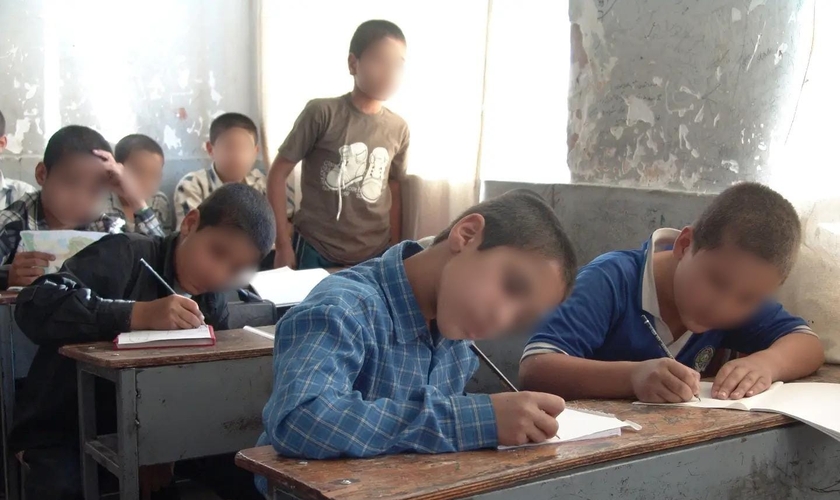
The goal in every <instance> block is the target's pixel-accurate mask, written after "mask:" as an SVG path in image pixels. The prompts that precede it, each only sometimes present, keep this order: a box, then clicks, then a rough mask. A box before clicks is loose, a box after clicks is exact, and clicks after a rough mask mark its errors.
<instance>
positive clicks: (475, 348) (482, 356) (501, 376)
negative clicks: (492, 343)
mask: <svg viewBox="0 0 840 500" xmlns="http://www.w3.org/2000/svg"><path fill="white" fill-rule="evenodd" d="M470 349H472V351H473V352H474V353H475V355H476V356H478V359H480V360H482V361H484V363H485V364H486V365H487V366H488V367H489V368H490V369H491V370H493V373H495V374H496V376H497V377H499V380H501V381H502V383H504V384H505V385H506V386H507V387H508V389H510V390H511V391H513V392H519V389H517V388H516V386H515V385H513V383H511V381H510V380H508V378H507V377H505V374H504V373H502V370H499V369H498V368H497V367H496V365H494V364H493V362H492V361H490V358H488V357H487V355H486V354H484V353H483V352H481V349H479V348H478V346H477V345H475V344H474V343H473V344H470Z"/></svg>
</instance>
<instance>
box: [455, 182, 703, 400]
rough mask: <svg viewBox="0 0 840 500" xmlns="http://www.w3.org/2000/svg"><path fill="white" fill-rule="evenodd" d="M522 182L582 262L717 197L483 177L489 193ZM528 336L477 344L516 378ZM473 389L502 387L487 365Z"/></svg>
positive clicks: (677, 221)
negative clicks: (543, 205) (555, 220)
mask: <svg viewBox="0 0 840 500" xmlns="http://www.w3.org/2000/svg"><path fill="white" fill-rule="evenodd" d="M518 188H524V189H529V190H531V191H534V192H536V193H538V194H539V195H540V196H542V197H543V199H545V200H546V201H547V202H548V203H549V204H550V205H551V206H553V207H554V211H555V213H556V214H557V216H558V217H559V218H560V221H561V222H562V223H563V225H564V227H565V229H566V231H567V233H568V235H569V238H570V239H571V240H572V243H573V244H574V245H575V252H576V253H577V256H578V261H579V263H580V264H581V265H583V264H585V263H587V262H589V261H590V260H592V259H593V258H595V257H597V256H598V255H600V254H602V253H605V252H609V251H611V250H616V249H624V248H637V247H640V246H641V245H642V243H643V242H644V240H645V238H646V237H647V236H648V235H650V234H651V233H652V232H653V231H654V230H655V229H658V228H660V227H677V228H681V227H684V226H686V225H688V224H690V223H691V222H692V221H693V220H694V219H695V218H696V217H697V216H698V215H699V214H700V212H702V211H703V209H704V208H706V206H707V205H708V204H709V202H710V201H711V200H712V199H713V198H714V195H713V194H698V193H687V192H678V191H667V190H654V189H637V188H626V187H610V186H599V185H569V184H524V183H513V182H485V183H484V192H485V195H486V196H487V197H488V198H492V197H495V196H499V195H501V194H503V193H505V192H507V191H510V190H511V189H518ZM528 337H529V335H528V334H527V333H522V334H517V335H511V336H507V337H505V338H502V339H500V340H494V341H490V342H479V343H478V344H479V346H480V347H481V349H482V350H483V351H484V352H485V354H487V356H488V357H489V358H490V359H491V360H492V361H493V362H494V363H495V364H496V365H497V366H498V367H499V369H501V370H502V372H504V373H505V375H506V376H507V377H508V378H509V379H510V380H512V381H515V380H516V379H517V377H518V372H519V358H520V356H522V350H523V348H524V347H525V343H526V342H527V340H528ZM469 390H470V391H472V392H497V391H498V390H500V387H499V382H498V379H497V378H496V377H495V376H494V375H493V373H492V372H490V371H489V370H487V368H486V367H484V366H482V367H481V368H479V371H478V372H477V373H476V374H475V376H474V377H473V379H472V381H471V382H470V387H469Z"/></svg>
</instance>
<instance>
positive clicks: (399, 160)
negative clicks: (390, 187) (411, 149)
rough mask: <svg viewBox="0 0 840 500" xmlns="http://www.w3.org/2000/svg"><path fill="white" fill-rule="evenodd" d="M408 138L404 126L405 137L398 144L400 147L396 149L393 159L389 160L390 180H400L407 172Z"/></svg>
mask: <svg viewBox="0 0 840 500" xmlns="http://www.w3.org/2000/svg"><path fill="white" fill-rule="evenodd" d="M410 139H411V137H410V134H409V131H408V128H406V130H405V138H404V139H403V141H402V143H401V144H400V149H399V150H398V151H397V154H396V155H395V156H394V159H393V160H392V161H391V171H390V173H389V178H390V179H391V180H397V181H401V180H403V179H404V178H405V175H406V173H407V172H408V143H409V141H410Z"/></svg>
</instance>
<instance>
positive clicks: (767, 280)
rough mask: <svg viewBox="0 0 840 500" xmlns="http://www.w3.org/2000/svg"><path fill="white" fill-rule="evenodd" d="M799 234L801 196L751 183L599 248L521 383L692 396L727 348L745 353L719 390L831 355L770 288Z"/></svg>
mask: <svg viewBox="0 0 840 500" xmlns="http://www.w3.org/2000/svg"><path fill="white" fill-rule="evenodd" d="M800 240H801V228H800V224H799V218H798V216H797V214H796V211H795V210H794V208H793V206H791V204H790V203H789V202H788V201H787V200H785V199H784V198H783V197H782V196H781V195H779V194H778V193H776V192H774V191H773V190H771V189H770V188H767V187H765V186H762V185H760V184H754V183H744V184H739V185H737V186H734V187H731V188H729V189H727V190H726V191H724V192H723V193H721V194H720V195H719V196H718V197H717V198H715V200H714V201H713V202H712V203H711V205H710V206H709V207H708V208H707V209H706V210H705V212H703V214H702V215H701V216H700V218H699V219H698V220H697V221H696V222H695V223H694V224H693V225H692V226H689V227H686V228H684V229H683V230H682V231H678V230H676V229H659V230H657V231H656V232H654V233H653V236H652V237H651V239H650V240H649V241H648V242H647V243H645V245H644V246H643V247H642V248H641V249H640V250H632V251H624V252H611V253H608V254H605V255H602V256H600V257H598V258H597V259H595V260H593V261H592V262H591V263H590V264H588V265H587V266H585V267H584V268H583V269H581V271H580V273H579V274H578V278H577V284H576V286H575V290H574V292H573V293H572V295H571V297H569V300H567V301H566V302H565V303H563V305H561V306H560V307H559V308H557V309H556V310H555V311H554V312H553V313H552V314H551V315H550V316H549V317H548V318H547V319H546V320H545V322H544V323H543V324H542V326H540V327H539V328H538V329H537V330H536V334H535V335H534V336H533V337H532V338H531V340H530V341H529V343H528V345H527V346H526V347H525V353H524V354H523V356H522V361H521V364H520V378H521V380H522V385H523V387H525V388H527V389H529V390H540V391H545V392H551V393H554V394H558V395H561V396H563V397H565V398H568V399H572V398H632V397H636V398H638V399H639V400H642V401H647V402H669V403H676V402H681V401H688V400H690V399H691V398H692V396H693V395H695V394H697V393H698V390H699V380H700V372H702V371H703V370H705V369H706V367H707V366H708V364H709V362H710V361H711V359H712V357H713V355H714V353H715V350H716V349H719V348H729V349H733V350H735V351H738V352H741V353H744V354H748V356H746V357H743V358H740V359H736V360H733V361H730V362H729V363H727V364H725V365H724V366H723V367H722V368H721V370H720V371H719V373H718V374H717V376H716V378H715V381H714V385H713V386H712V395H713V397H716V398H720V399H740V398H742V397H745V396H753V395H755V394H758V393H760V392H763V391H764V390H766V389H767V388H768V387H769V386H770V384H772V383H773V382H775V381H777V380H783V381H787V380H793V379H797V378H800V377H804V376H806V375H809V374H811V373H813V372H814V371H816V370H817V368H819V366H820V365H821V364H822V363H823V349H822V345H821V343H820V341H819V339H818V338H817V336H816V335H815V334H814V332H812V331H811V329H810V328H809V327H808V324H807V323H806V322H805V320H803V319H802V318H798V317H795V316H792V315H791V314H789V313H788V312H787V311H785V310H784V309H783V308H782V306H781V305H779V304H778V303H776V302H774V301H773V300H772V299H771V296H772V294H773V293H774V292H775V291H776V290H777V288H778V287H779V286H780V285H781V284H782V283H783V282H784V280H785V278H786V277H787V275H788V273H789V272H790V269H791V267H792V266H793V263H794V261H795V258H796V253H797V250H798V248H799V244H800ZM654 330H655V331H654ZM657 336H658V337H659V339H657ZM660 339H661V340H662V343H660V341H659V340H660ZM663 343H664V345H663ZM666 347H667V349H668V351H669V352H667V353H666V352H664V349H665V348H666ZM669 355H671V356H673V357H675V358H676V361H675V360H672V359H670V357H669Z"/></svg>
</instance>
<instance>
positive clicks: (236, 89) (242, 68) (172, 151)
mask: <svg viewBox="0 0 840 500" xmlns="http://www.w3.org/2000/svg"><path fill="white" fill-rule="evenodd" d="M251 9H252V2H218V5H214V8H213V9H206V8H205V6H204V2H201V1H200V0H182V1H180V2H175V3H171V2H167V1H166V0H149V1H148V2H145V3H144V2H104V3H103V2H101V1H99V0H76V1H75V2H51V1H48V0H27V1H26V2H11V3H10V4H9V5H8V6H7V7H5V8H4V9H3V15H2V16H0V89H2V91H0V110H2V111H3V114H4V115H5V116H6V121H7V132H8V136H9V147H8V149H7V151H6V153H4V154H3V155H2V156H0V168H2V170H3V171H4V173H5V174H6V175H7V176H11V177H17V178H21V179H24V180H27V181H29V182H32V181H33V177H34V166H35V164H36V163H37V162H38V161H39V160H40V158H41V155H42V154H43V150H44V147H45V145H46V141H47V139H48V138H49V136H50V135H51V134H52V133H53V132H55V131H56V130H57V129H58V128H60V127H62V126H64V125H68V124H71V123H75V124H82V125H88V126H91V127H93V128H95V129H97V130H99V131H100V132H102V134H103V135H104V136H105V137H106V139H108V140H109V141H110V142H112V143H115V142H116V141H118V140H119V139H120V138H121V137H123V136H124V135H126V134H129V133H133V132H140V133H144V134H147V135H150V136H151V137H153V138H154V139H156V140H157V141H158V142H159V143H160V144H161V145H162V146H163V147H164V151H165V153H166V166H165V168H164V188H165V190H166V191H169V192H171V190H172V188H173V187H174V184H175V183H176V182H177V181H178V179H180V177H181V176H183V175H184V174H185V173H186V172H187V171H190V170H194V169H197V168H201V167H202V166H204V165H206V164H207V163H208V158H207V154H206V152H205V150H204V143H205V141H206V140H207V135H208V132H209V124H210V121H211V120H212V119H213V117H215V116H217V115H219V114H221V113H222V112H225V111H238V112H242V113H245V114H247V115H249V116H251V117H253V118H254V119H258V118H259V117H258V107H257V94H256V92H255V89H256V71H255V57H256V56H255V51H254V49H253V43H254V42H253V37H254V35H253V33H254V29H253V22H254V21H253V20H254V17H253V11H252V10H251ZM161 12H165V13H166V15H163V16H162V15H160V13H161ZM114 19H131V20H132V23H133V24H136V25H148V26H152V25H154V26H155V29H156V31H155V33H156V34H155V36H153V37H126V36H125V33H124V29H125V24H124V23H115V22H112V21H113V20H114ZM68 21H69V22H68ZM219 33H224V34H225V37H219ZM103 40H107V42H106V43H103ZM105 62H107V65H105V66H103V65H104V64H105ZM106 66H107V67H106Z"/></svg>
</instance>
